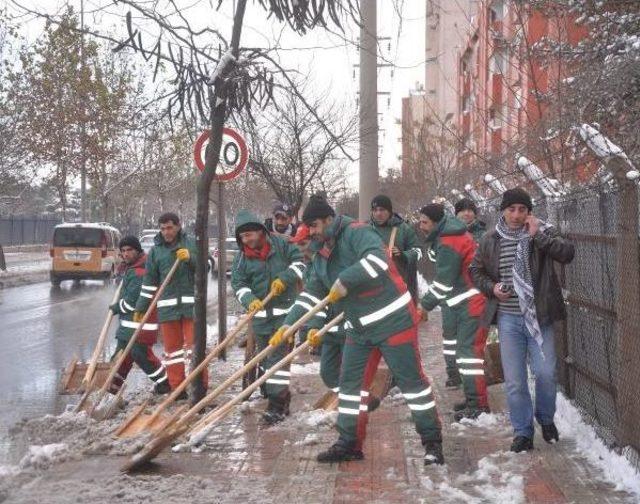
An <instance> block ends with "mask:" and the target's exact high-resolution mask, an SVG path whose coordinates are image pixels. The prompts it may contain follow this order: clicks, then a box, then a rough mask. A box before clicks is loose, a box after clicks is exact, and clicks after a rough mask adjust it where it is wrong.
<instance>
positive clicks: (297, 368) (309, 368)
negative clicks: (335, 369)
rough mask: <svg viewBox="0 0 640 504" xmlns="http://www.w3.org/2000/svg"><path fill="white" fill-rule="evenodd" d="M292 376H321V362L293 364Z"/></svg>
mask: <svg viewBox="0 0 640 504" xmlns="http://www.w3.org/2000/svg"><path fill="white" fill-rule="evenodd" d="M291 374H292V375H316V376H317V375H319V374H320V362H319V361H316V362H309V363H307V364H292V365H291Z"/></svg>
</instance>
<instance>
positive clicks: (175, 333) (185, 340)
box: [160, 318, 209, 389]
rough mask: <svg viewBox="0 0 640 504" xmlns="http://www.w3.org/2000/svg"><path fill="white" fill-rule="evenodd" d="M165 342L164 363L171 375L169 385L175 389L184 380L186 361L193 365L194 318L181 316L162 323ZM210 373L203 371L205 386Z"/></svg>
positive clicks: (168, 373) (161, 328)
mask: <svg viewBox="0 0 640 504" xmlns="http://www.w3.org/2000/svg"><path fill="white" fill-rule="evenodd" d="M160 331H161V333H162V341H163V343H164V354H163V364H164V367H165V368H166V370H167V375H168V377H169V385H171V388H172V389H175V388H176V387H177V386H178V385H180V383H182V381H183V380H184V376H185V373H184V370H185V363H186V364H187V366H189V367H190V366H191V354H192V348H193V319H189V318H181V319H180V320H170V321H168V322H162V323H160ZM208 378H209V377H208V373H207V371H206V370H205V371H204V372H203V373H202V379H203V382H204V386H205V388H206V387H207V383H208Z"/></svg>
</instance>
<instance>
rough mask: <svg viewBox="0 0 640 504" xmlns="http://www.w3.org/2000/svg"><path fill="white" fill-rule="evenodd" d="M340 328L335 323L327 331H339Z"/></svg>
mask: <svg viewBox="0 0 640 504" xmlns="http://www.w3.org/2000/svg"><path fill="white" fill-rule="evenodd" d="M339 330H340V328H339V327H338V326H337V325H334V326H332V327H331V329H329V330H328V331H327V332H338V331H339Z"/></svg>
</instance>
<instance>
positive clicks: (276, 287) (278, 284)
mask: <svg viewBox="0 0 640 504" xmlns="http://www.w3.org/2000/svg"><path fill="white" fill-rule="evenodd" d="M286 290H287V284H286V283H284V282H283V281H282V280H280V279H279V278H276V279H275V280H274V281H273V282H271V294H273V295H274V296H279V295H280V294H284V291H286Z"/></svg>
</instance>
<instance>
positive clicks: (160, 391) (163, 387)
mask: <svg viewBox="0 0 640 504" xmlns="http://www.w3.org/2000/svg"><path fill="white" fill-rule="evenodd" d="M170 392H171V385H169V382H168V381H167V380H165V381H163V382H160V383H156V384H155V385H154V386H153V393H154V394H156V395H164V394H168V393H170Z"/></svg>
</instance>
